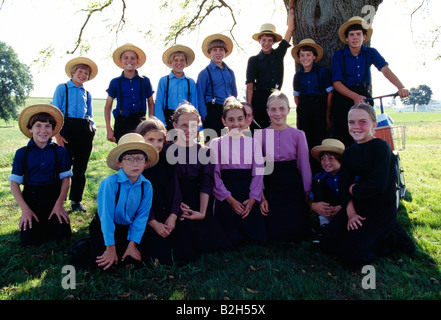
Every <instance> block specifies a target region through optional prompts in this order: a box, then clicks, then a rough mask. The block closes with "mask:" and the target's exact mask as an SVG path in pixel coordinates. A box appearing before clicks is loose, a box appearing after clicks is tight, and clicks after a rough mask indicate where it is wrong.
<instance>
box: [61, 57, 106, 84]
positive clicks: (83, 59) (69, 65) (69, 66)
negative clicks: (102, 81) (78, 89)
mask: <svg viewBox="0 0 441 320" xmlns="http://www.w3.org/2000/svg"><path fill="white" fill-rule="evenodd" d="M77 64H85V65H88V66H89V67H90V73H89V80H92V79H93V78H95V77H96V75H97V74H98V66H97V65H96V63H95V62H93V61H92V60H91V59H89V58H86V57H77V58H73V59H72V60H69V61H68V62H67V63H66V67H65V71H66V74H67V76H68V77H69V78H72V68H73V67H75V66H76V65H77Z"/></svg>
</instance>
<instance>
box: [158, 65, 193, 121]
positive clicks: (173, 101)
mask: <svg viewBox="0 0 441 320" xmlns="http://www.w3.org/2000/svg"><path fill="white" fill-rule="evenodd" d="M167 79H168V81H169V84H168V101H167ZM185 101H188V102H190V103H191V104H192V105H193V106H194V107H195V108H196V109H198V93H197V89H196V83H195V82H194V80H193V79H191V78H188V77H187V76H186V75H185V74H184V75H183V76H182V77H181V78H178V77H176V76H175V74H174V73H173V72H170V74H169V75H168V76H165V77H162V78H161V79H160V80H159V83H158V90H157V92H156V100H155V117H156V118H158V119H159V120H161V121H162V122H163V123H164V125H167V124H166V122H165V117H164V110H165V106H166V105H167V106H168V109H170V110H176V109H177V108H178V107H179V105H180V104H181V103H184V102H185Z"/></svg>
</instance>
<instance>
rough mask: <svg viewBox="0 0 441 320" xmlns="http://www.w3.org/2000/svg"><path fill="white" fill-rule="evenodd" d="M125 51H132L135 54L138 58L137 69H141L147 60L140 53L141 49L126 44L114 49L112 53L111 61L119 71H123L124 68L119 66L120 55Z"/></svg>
mask: <svg viewBox="0 0 441 320" xmlns="http://www.w3.org/2000/svg"><path fill="white" fill-rule="evenodd" d="M126 51H133V52H135V53H136V55H137V56H138V68H141V67H142V65H143V64H144V63H145V61H146V60H147V57H146V55H145V52H144V51H142V49H141V48H139V47H137V46H135V45H134V44H131V43H126V44H124V45H122V46H121V47H119V48H116V50H115V51H113V61H114V62H115V64H116V65H117V66H118V67H120V68H121V69H124V66H123V65H122V64H121V55H122V54H123V53H124V52H126Z"/></svg>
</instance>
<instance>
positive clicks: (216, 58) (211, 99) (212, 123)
mask: <svg viewBox="0 0 441 320" xmlns="http://www.w3.org/2000/svg"><path fill="white" fill-rule="evenodd" d="M232 50H233V41H232V40H231V39H230V38H229V37H227V36H225V35H223V34H212V35H210V36H208V37H206V38H205V39H204V41H203V42H202V52H203V53H204V55H205V56H206V57H207V58H208V59H210V64H209V65H208V66H207V67H206V68H205V69H203V70H202V71H201V72H200V73H199V75H198V78H197V82H196V87H197V91H198V109H199V114H200V115H201V118H202V123H203V125H204V128H205V129H212V130H214V131H215V132H216V134H217V136H220V135H221V131H222V129H223V128H224V125H223V124H222V112H223V104H224V102H225V100H226V99H227V98H228V97H229V96H233V97H236V96H237V87H236V77H235V75H234V72H233V70H231V69H230V68H229V67H228V66H227V64H226V63H225V62H224V61H223V60H224V59H225V58H226V57H228V56H229V55H230V54H231V51H232ZM205 142H208V139H206V140H205Z"/></svg>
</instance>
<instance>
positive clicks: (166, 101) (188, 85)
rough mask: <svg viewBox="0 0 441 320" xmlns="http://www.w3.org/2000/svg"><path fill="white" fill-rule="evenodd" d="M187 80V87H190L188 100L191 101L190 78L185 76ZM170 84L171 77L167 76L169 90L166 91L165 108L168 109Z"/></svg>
mask: <svg viewBox="0 0 441 320" xmlns="http://www.w3.org/2000/svg"><path fill="white" fill-rule="evenodd" d="M185 80H187V88H188V102H190V98H191V95H190V80H188V78H185ZM169 84H170V77H169V76H167V90H166V92H165V108H164V110H168V88H169Z"/></svg>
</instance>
